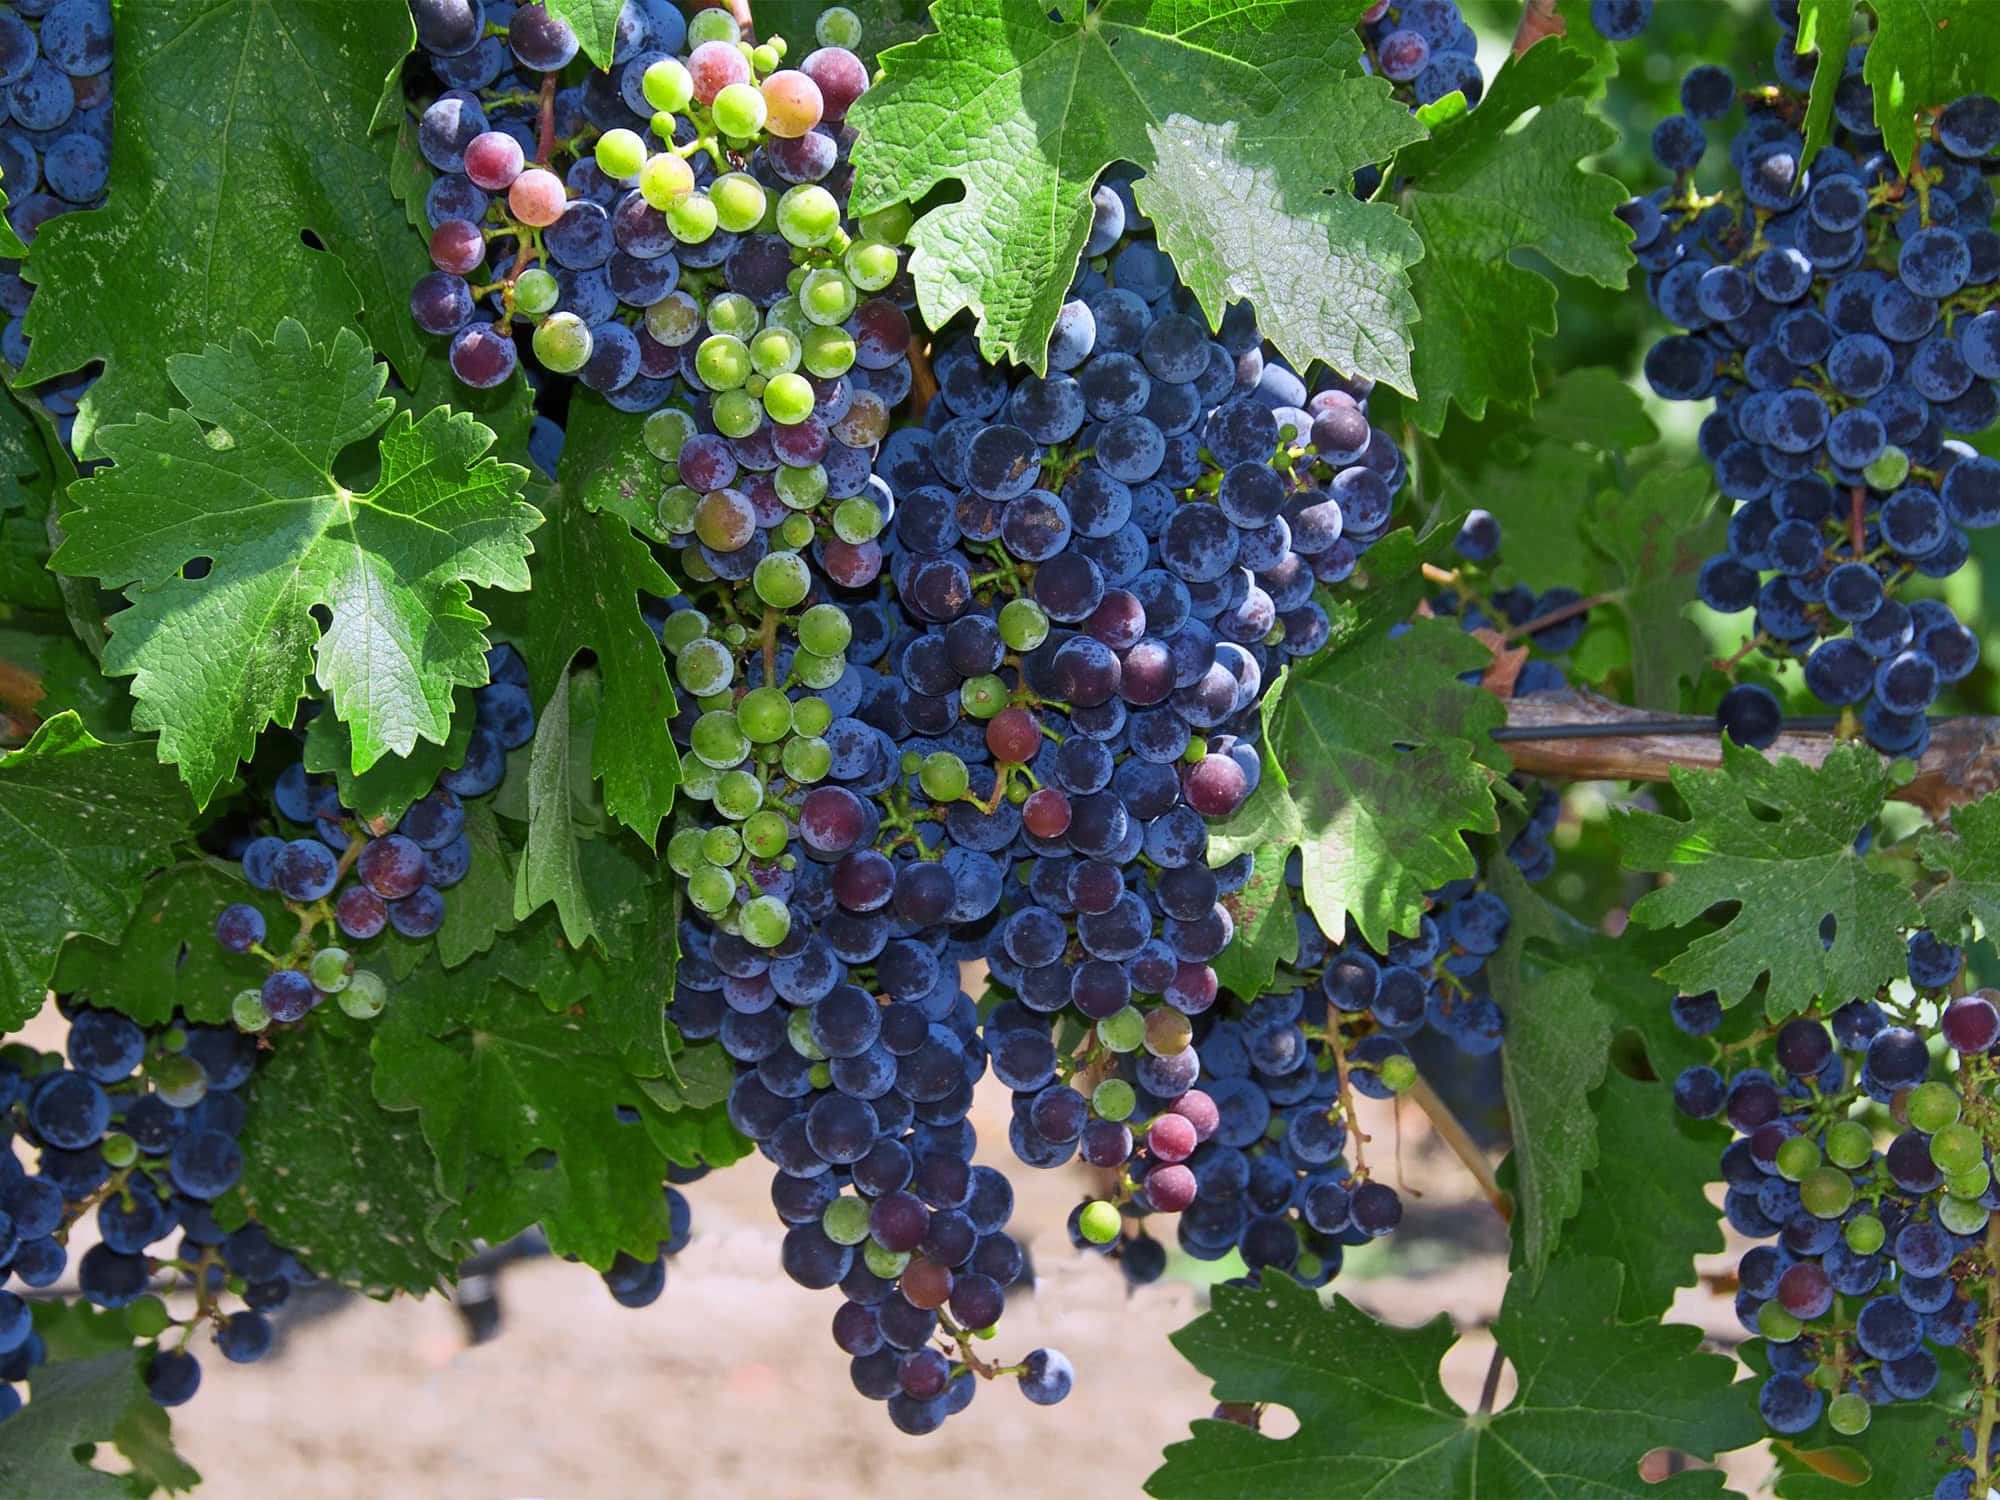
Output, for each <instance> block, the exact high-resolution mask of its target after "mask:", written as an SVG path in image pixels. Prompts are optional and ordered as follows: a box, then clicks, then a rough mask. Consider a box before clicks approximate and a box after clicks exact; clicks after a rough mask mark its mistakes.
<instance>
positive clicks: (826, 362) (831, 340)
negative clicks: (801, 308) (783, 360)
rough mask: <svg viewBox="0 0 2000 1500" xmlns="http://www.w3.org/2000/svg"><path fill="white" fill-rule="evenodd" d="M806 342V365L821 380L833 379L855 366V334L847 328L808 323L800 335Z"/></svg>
mask: <svg viewBox="0 0 2000 1500" xmlns="http://www.w3.org/2000/svg"><path fill="white" fill-rule="evenodd" d="M799 338H800V339H801V341H803V343H804V344H805V354H804V360H805V366H806V368H807V369H808V370H810V371H811V372H812V373H813V374H815V375H817V376H819V378H820V379H821V380H832V379H833V378H834V377H835V376H837V375H845V374H846V373H847V372H848V371H849V370H851V369H853V368H854V336H853V335H852V334H850V333H849V332H848V331H847V330H846V329H845V328H822V327H821V326H820V325H818V324H817V323H809V324H807V325H806V331H805V332H804V333H802V334H800V335H799Z"/></svg>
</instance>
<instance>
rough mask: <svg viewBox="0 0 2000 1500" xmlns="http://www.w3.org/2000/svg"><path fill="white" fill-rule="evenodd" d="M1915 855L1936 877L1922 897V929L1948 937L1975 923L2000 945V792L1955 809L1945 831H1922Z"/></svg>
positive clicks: (1991, 939)
mask: <svg viewBox="0 0 2000 1500" xmlns="http://www.w3.org/2000/svg"><path fill="white" fill-rule="evenodd" d="M1917 853H1918V856H1919V857H1920V858H1921V859H1922V861H1923V865H1924V868H1925V869H1926V870H1927V871H1929V872H1930V873H1931V874H1932V875H1935V876H1937V877H1938V880H1937V884H1935V885H1934V886H1932V887H1931V889H1930V892H1929V894H1927V895H1926V896H1925V897H1924V924H1925V925H1926V926H1928V927H1931V928H1933V929H1935V930H1936V931H1937V932H1938V933H1939V934H1940V935H1942V936H1944V937H1947V938H1949V937H1953V936H1954V935H1955V934H1958V933H1959V932H1960V931H1961V930H1962V929H1963V928H1964V927H1965V924H1966V923H1967V922H1968V921H1969V920H1971V919H1973V918H1977V919H1978V922H1979V925H1980V927H1981V928H1982V929H1983V930H1984V932H1985V935H1986V940H1987V941H1988V942H1989V943H1996V944H2000V792H1989V793H1987V794H1986V795H1985V796H1984V797H1981V798H1980V799H1979V800H1978V801H1977V802H1971V803H1967V804H1966V805H1965V806H1963V807H1955V808H1953V809H1952V812H1951V824H1950V827H1949V828H1948V829H1947V828H1941V827H1932V828H1926V829H1924V830H1923V832H1921V833H1919V834H1918V835H1917Z"/></svg>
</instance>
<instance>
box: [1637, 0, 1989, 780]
mask: <svg viewBox="0 0 2000 1500" xmlns="http://www.w3.org/2000/svg"><path fill="white" fill-rule="evenodd" d="M1773 10H1774V11H1775V12H1776V13H1777V14H1778V16H1779V18H1780V20H1781V21H1782V22H1784V23H1785V26H1786V29H1785V33H1784V35H1783V36H1782V37H1781V38H1780V40H1779V43H1778V46H1777V50H1776V52H1775V54H1774V56H1773V64H1774V68H1775V70H1776V73H1777V76H1778V78H1779V80H1780V86H1775V87H1771V88H1766V89H1761V90H1757V91H1755V92H1752V93H1747V94H1744V95H1742V96H1741V102H1742V104H1743V106H1744V110H1745V120H1744V123H1743V126H1742V128H1741V129H1740V130H1739V131H1738V132H1737V133H1736V135H1735V136H1734V138H1733V139H1732V140H1731V142H1730V145H1729V165H1730V168H1731V170H1732V172H1733V174H1734V178H1735V183H1734V185H1733V186H1731V187H1729V188H1726V189H1725V190H1723V191H1721V192H1719V193H1716V194H1713V195H1705V194H1703V193H1701V192H1700V191H1699V190H1698V189H1697V188H1696V187H1695V183H1694V179H1695V171H1696V168H1697V166H1698V165H1699V163H1700V162H1701V159H1702V157H1703V156H1704V155H1705V154H1706V150H1707V145H1708V137H1707V131H1706V128H1705V127H1706V126H1707V124H1709V123H1710V122H1719V121H1723V120H1726V119H1728V118H1729V117H1730V116H1731V114H1732V113H1733V111H1734V110H1735V108H1736V106H1737V104H1738V102H1739V95H1738V92H1737V88H1736V85H1735V83H1734V82H1733V80H1732V79H1731V78H1730V76H1729V74H1728V73H1727V72H1726V71H1724V70H1723V69H1721V68H1719V67H1716V66H1714V65H1713V64H1704V65H1702V66H1701V67H1698V68H1696V69H1695V70H1694V71H1693V72H1691V73H1689V74H1688V75H1687V78H1686V79H1685V80H1684V82H1683V84H1682V86H1681V105H1682V109H1683V111H1684V112H1683V113H1681V114H1677V115H1673V116H1671V117H1669V118H1667V119H1665V120H1662V121H1661V122H1660V124H1659V126H1658V127H1657V128H1656V129H1655V130H1654V132H1653V153H1654V156H1655V157H1656V158H1657V159H1658V161H1659V162H1660V164H1661V165H1662V166H1663V167H1665V168H1667V169H1668V170H1669V171H1671V172H1673V173H1674V174H1675V181H1674V184H1673V186H1671V187H1662V188H1660V189H1657V190H1656V191H1654V192H1653V193H1651V194H1649V195H1648V196H1646V197H1644V198H1635V199H1633V200H1631V201H1630V202H1629V203H1627V204H1626V205H1625V206H1624V208H1623V209H1621V210H1620V215H1621V217H1622V218H1623V219H1624V220H1625V222H1626V223H1627V224H1628V225H1629V226H1630V227H1631V229H1632V231H1633V235H1634V240H1633V247H1632V248H1633V251H1634V253H1635V254H1636V255H1637V256H1638V259H1639V264H1640V265H1641V266H1642V267H1644V268H1645V270H1646V273H1647V276H1646V286H1647V292H1648V295H1649V296H1650V297H1651V298H1652V300H1653V302H1654V304H1655V305H1656V306H1657V307H1658V308H1659V309H1660V311H1661V313H1662V314H1663V315H1664V316H1665V317H1666V318H1667V320H1668V321H1669V322H1671V323H1674V324H1676V325H1677V326H1678V327H1680V328H1682V329H1685V330H1687V331H1686V332H1683V333H1676V334H1671V335H1669V336H1667V337H1665V338H1662V339H1661V340H1660V341H1659V342H1658V343H1657V344H1655V345H1654V346H1653V348H1652V349H1651V350H1650V351H1649V353H1648V354H1647V356H1646V361H1645V370H1646V377H1647V379H1648V380H1649V381H1650V382H1651V384H1652V387H1653V389H1654V390H1655V391H1656V392H1658V393H1659V394H1660V395H1661V396H1663V397H1665V398H1667V399H1669V400H1676V401H1699V400H1709V399H1712V400H1713V401H1714V402H1715V409H1714V411H1713V412H1712V413H1711V414H1710V415H1709V416H1708V417H1707V418H1705V419H1704V420H1703V422H1702V425H1701V434H1700V445H1701V451H1702V453H1703V455H1704V456H1705V457H1706V458H1707V459H1708V460H1709V461H1710V462H1711V463H1712V464H1713V466H1714V470H1715V479H1716V484H1717V486H1718V487H1719V488H1720V489H1721V490H1722V492H1723V494H1724V495H1726V496H1727V497H1729V499H1730V500H1732V501H1734V502H1736V504H1735V510H1734V514H1733V515H1732V516H1731V518H1730V525H1729V547H1728V551H1727V552H1726V553H1725V554H1723V555H1721V556H1719V557H1715V558H1712V559H1710V560H1709V562H1708V563H1707V565H1706V566H1705V567H1704V568H1703V570H1702V573H1701V578H1700V594H1701V598H1702V600H1703V602H1704V603H1706V604H1708V605H1709V606H1710V607H1711V608H1713V609H1716V610H1718V611H1721V612H1723V613H1725V614H1735V613H1738V612H1741V611H1744V610H1754V612H1755V614H1754V619H1755V626H1756V635H1755V638H1754V639H1755V643H1756V645H1757V646H1758V647H1760V648H1761V649H1762V650H1764V651H1766V652H1768V653H1770V654H1771V655H1773V656H1777V657H1792V658H1797V659H1800V660H1801V661H1802V662H1803V675H1804V680H1805V683H1806V686H1807V687H1808V688H1809V689H1810V690H1811V691H1812V692H1813V694H1814V695H1815V696H1816V697H1818V698H1819V699H1820V700H1821V701H1822V702H1824V703H1827V704H1829V705H1833V706H1835V707H1838V708H1841V709H1842V710H1844V711H1848V712H1853V711H1855V710H1859V721H1860V726H1861V727H1862V728H1863V729H1864V730H1865V732H1866V734H1867V737H1868V739H1869V740H1870V741H1871V742H1872V743H1873V744H1874V745H1875V746H1876V747H1878V748H1879V749H1882V750H1884V751H1888V752H1891V753H1896V754H1903V755H1909V756H1916V755H1919V754H1921V753H1922V751H1923V748H1924V746H1925V745H1926V744H1927V743H1928V740H1929V725H1928V721H1927V719H1926V711H1927V710H1928V709H1929V708H1930V706H1931V704H1932V703H1933V702H1934V701H1935V700H1936V698H1937V697H1938V695H1939V693H1940V692H1942V691H1943V690H1944V689H1945V688H1947V687H1948V686H1949V685H1950V684H1952V683H1954V682H1957V681H1959V680H1960V679H1961V678H1963V677H1964V676H1965V675H1966V674H1967V673H1969V672H1970V671H1971V670H1972V669H1973V667H1974V665H1975V664H1976V662H1977V660H1978V656H1979V643H1978V639H1977V637H1976V636H1974V635H1973V634H1972V632H1970V631H1969V630H1967V629H1966V628H1965V627H1964V626H1963V625H1962V624H1960V623H1959V621H1958V620H1957V619H1956V618H1955V617H1954V616H1953V614H1952V613H1951V611H1950V609H1949V608H1948V607H1947V606H1945V605H1944V604H1942V603H1940V602H1938V601H1936V600H1932V599H1926V600H1918V601H1915V602H1905V600H1904V599H1902V598H1899V597H1898V595H1899V594H1900V593H1902V592H1904V591H1905V586H1906V585H1908V584H1909V583H1910V582H1911V581H1912V580H1915V579H1919V578H1944V577H1947V576H1949V575H1950V574H1952V573H1954V572H1956V571H1957V570H1958V569H1959V567H1960V566H1962V565H1963V563H1964V562H1965V559H1966V557H1967V555H1968V552H1969V547H1970V544H1969V542H1968V539H1967V536H1966V532H1967V530H1968V529H1979V528H1983V527H1988V526H1992V525H1994V524H1996V523H2000V463H1996V462H1995V461H1994V460H1993V459H1990V458H1985V457H1982V456H1979V455H1978V454H1976V453H1975V452H1974V451H1973V449H1972V448H1971V447H1970V446H1969V445H1968V444H1966V443H1965V442H1963V441H1961V440H1959V439H1958V438H1954V437H1951V436H1948V434H1952V433H1960V434H1974V433H1978V432H1981V431H1984V430H1985V429H1986V428H1987V427H1989V426H1990V425H1992V423H1993V421H1994V419H1995V417H1996V416H2000V394H1996V391H1995V386H1994V381H1995V379H1996V378H2000V312H1996V311H1993V310H1992V304H1993V303H1994V302H1995V300H1996V298H2000V235H1996V234H1995V233H1994V231H1993V230H1992V229H1991V228H1990V227H1989V225H1990V221H1991V219H1992V217H1993V190H1992V188H1991V186H1990V185H1989V183H1988V181H1987V178H1986V172H1987V170H1988V166H1987V163H1988V160H1989V153H1990V152H1991V151H1992V150H1993V149H1994V148H1995V146H1996V145H2000V104H1996V103H1995V102H1994V101H1993V100H1992V99H1989V98H1986V97H1984V96H1983V95H1975V96H1969V97H1967V98H1963V99H1960V100H1959V101H1957V102H1956V103H1954V104H1952V105H1950V106H1948V107H1947V108H1945V109H1944V110H1942V111H1941V112H1939V113H1938V114H1937V115H1936V116H1935V118H1929V117H1927V118H1926V119H1925V120H1923V121H1922V122H1921V135H1922V143H1921V145H1920V147H1919V149H1918V152H1917V158H1916V163H1915V165H1914V167H1913V169H1912V171H1911V173H1910V175H1909V176H1908V177H1907V178H1905V177H1903V176H1901V175H1900V174H1899V173H1898V172H1897V170H1896V167H1895V164H1894V162H1893V161H1892V160H1891V159H1890V157H1889V155H1888V154H1887V152H1886V151H1885V150H1884V149H1883V145H1882V138H1881V136H1880V134H1879V133H1878V132H1877V130H1876V128H1875V125H1874V101H1873V98H1872V95H1871V90H1870V88H1869V86H1868V84H1867V82H1866V81H1865V80H1864V78H1863V76H1862V65H1863V60H1864V58H1865V57H1866V48H1865V47H1863V46H1857V47H1855V48H1852V49H1850V51H1849V53H1848V56H1847V61H1846V70H1845V73H1844V75H1843V77H1842V79H1841V82H1840V85H1839V89H1838V92H1837V93H1836V95H1835V102H1834V110H1833V112H1834V119H1835V122H1836V125H1837V127H1838V128H1837V129H1836V130H1835V132H1834V139H1833V143H1832V144H1830V145H1827V146H1825V147H1823V148H1821V149H1820V151H1819V152H1818V153H1817V154H1816V155H1815V156H1814V158H1813V159H1812V160H1811V161H1810V162H1806V161H1803V160H1802V159H1801V156H1802V152H1803V150H1804V141H1803V138H1802V136H1801V133H1800V132H1801V130H1802V129H1803V113H1804V101H1803V99H1802V98H1800V97H1799V95H1800V94H1801V93H1802V92H1803V91H1804V90H1806V89H1807V88H1808V87H1809V86H1810V84H1811V80H1812V71H1813V67H1814V63H1815V57H1814V56H1812V55H1808V56H1799V55H1797V54H1795V53H1794V52H1793V51H1792V48H1793V45H1794V43H1795V38H1796V31H1795V27H1796V23H1797V6H1796V4H1795V3H1792V0H1775V3H1774V5H1773ZM1773 732H1775V730H1774V731H1773Z"/></svg>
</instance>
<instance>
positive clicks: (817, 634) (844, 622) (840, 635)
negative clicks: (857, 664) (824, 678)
mask: <svg viewBox="0 0 2000 1500" xmlns="http://www.w3.org/2000/svg"><path fill="white" fill-rule="evenodd" d="M853 639H854V622H853V621H851V620H849V619H848V618H847V613H846V611H845V610H843V609H841V608H840V607H839V606H838V605H834V604H815V605H814V606H813V607H812V608H811V609H809V610H807V611H806V612H805V613H804V614H802V615H800V616H799V644H800V645H801V646H803V647H805V648H806V650H808V651H813V652H817V653H818V654H819V655H821V656H838V655H840V653H841V652H843V651H845V650H846V649H847V647H848V643H849V642H850V641H852V640H853Z"/></svg>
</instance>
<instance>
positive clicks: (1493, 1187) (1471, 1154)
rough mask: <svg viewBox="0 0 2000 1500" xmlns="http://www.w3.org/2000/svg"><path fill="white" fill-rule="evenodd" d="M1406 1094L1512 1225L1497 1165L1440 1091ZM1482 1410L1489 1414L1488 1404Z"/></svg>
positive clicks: (1417, 1087)
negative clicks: (1487, 1411)
mask: <svg viewBox="0 0 2000 1500" xmlns="http://www.w3.org/2000/svg"><path fill="white" fill-rule="evenodd" d="M1406 1092H1407V1094H1408V1096H1409V1098H1410V1099H1412V1100H1414V1101H1415V1103H1416V1106H1417V1108H1418V1109H1421V1110H1422V1111H1423V1112H1424V1114H1425V1115H1426V1116H1427V1117H1428V1118H1429V1120H1430V1122H1431V1129H1433V1130H1435V1131H1436V1132H1437V1133H1438V1135H1439V1137H1440V1138H1441V1139H1442V1140H1443V1141H1444V1143H1445V1144H1446V1145H1447V1146H1449V1147H1451V1152H1452V1155H1454V1156H1456V1157H1457V1158H1458V1159H1459V1161H1460V1163H1462V1164H1463V1165H1464V1167H1465V1170H1466V1171H1468V1172H1470V1173H1471V1174H1472V1177H1473V1180H1474V1181H1475V1182H1477V1183H1478V1184H1479V1188H1480V1191H1481V1192H1483V1193H1485V1194H1486V1201H1487V1202H1488V1203H1490V1204H1492V1205H1493V1212H1495V1213H1496V1214H1498V1215H1500V1222H1501V1223H1503V1224H1512V1223H1513V1222H1514V1200H1513V1199H1512V1198H1510V1197H1508V1196H1507V1192H1506V1190H1505V1189H1504V1188H1502V1187H1501V1186H1500V1182H1499V1179H1498V1178H1496V1177H1495V1176H1494V1175H1493V1164H1492V1163H1491V1162H1489V1161H1487V1159H1486V1153H1485V1152H1484V1151H1481V1150H1480V1149H1479V1143H1478V1142H1477V1141H1475V1140H1474V1139H1473V1138H1472V1134H1471V1132H1470V1131H1468V1130H1467V1129H1466V1128H1465V1127H1464V1126H1463V1125H1461V1124H1460V1123H1459V1120H1458V1116H1457V1115H1455V1114H1453V1113H1452V1112H1451V1106H1450V1105H1448V1104H1446V1103H1445V1102H1444V1100H1443V1099H1441V1098H1439V1097H1438V1094H1437V1091H1436V1090H1435V1089H1433V1088H1432V1087H1431V1086H1430V1085H1429V1084H1428V1083H1426V1082H1424V1080H1423V1079H1422V1078H1421V1077H1419V1078H1418V1079H1417V1081H1416V1082H1415V1083H1412V1084H1411V1085H1410V1087H1409V1088H1408V1090H1407V1091H1406ZM1499 1358H1500V1356H1499V1351H1498V1350H1495V1351H1494V1365H1493V1373H1491V1374H1489V1375H1488V1376H1487V1387H1488V1389H1487V1397H1488V1398H1489V1399H1490V1398H1491V1396H1492V1383H1493V1381H1494V1380H1495V1379H1496V1378H1497V1374H1498V1371H1499V1368H1500V1364H1499ZM1479 1409H1480V1410H1481V1411H1485V1410H1487V1406H1486V1405H1485V1403H1484V1402H1482V1403H1481V1405H1480V1408H1479Z"/></svg>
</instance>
